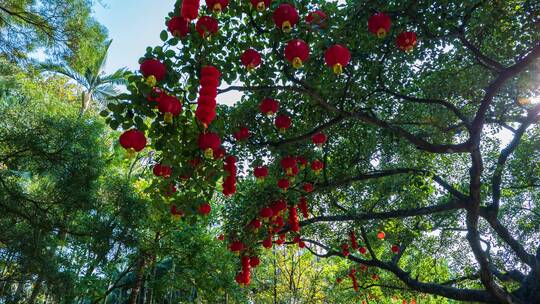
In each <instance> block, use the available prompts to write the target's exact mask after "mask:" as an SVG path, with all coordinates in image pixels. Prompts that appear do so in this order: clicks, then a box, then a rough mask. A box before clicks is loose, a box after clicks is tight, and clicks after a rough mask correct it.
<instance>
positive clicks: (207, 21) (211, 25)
mask: <svg viewBox="0 0 540 304" xmlns="http://www.w3.org/2000/svg"><path fill="white" fill-rule="evenodd" d="M195 29H196V30H197V32H198V33H199V35H201V37H203V38H206V37H209V36H211V35H214V34H216V33H217V31H218V21H217V20H216V19H215V18H213V17H210V16H202V17H201V18H199V20H197V23H195Z"/></svg>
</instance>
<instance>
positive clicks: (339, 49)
mask: <svg viewBox="0 0 540 304" xmlns="http://www.w3.org/2000/svg"><path fill="white" fill-rule="evenodd" d="M350 60H351V52H350V51H349V49H348V48H346V47H344V46H343V45H341V44H335V45H333V46H331V47H330V48H329V49H328V50H326V52H325V53H324V61H325V62H326V64H327V65H328V66H330V67H331V68H332V70H333V71H334V73H335V74H337V75H340V74H341V73H343V69H344V68H345V67H346V66H347V65H348V64H349V61H350Z"/></svg>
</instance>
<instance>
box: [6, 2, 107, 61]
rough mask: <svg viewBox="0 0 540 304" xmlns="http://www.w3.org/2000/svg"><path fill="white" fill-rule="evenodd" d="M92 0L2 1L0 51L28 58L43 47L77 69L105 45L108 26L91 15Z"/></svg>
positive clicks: (8, 57)
mask: <svg viewBox="0 0 540 304" xmlns="http://www.w3.org/2000/svg"><path fill="white" fill-rule="evenodd" d="M92 4H93V1H88V0H46V1H39V2H36V1H25V0H6V1H2V3H1V4H0V55H1V56H2V57H5V58H7V59H9V60H11V61H21V60H26V59H27V58H28V55H29V54H30V55H32V53H36V52H38V51H42V52H43V53H45V54H46V55H48V56H50V58H52V59H54V60H55V61H57V62H59V61H67V62H69V63H70V64H71V65H72V66H73V67H75V68H76V69H77V70H78V68H79V67H85V65H86V64H87V62H89V61H92V60H93V58H94V52H95V51H96V49H97V50H101V49H102V44H103V41H104V40H105V38H106V33H105V30H104V28H103V27H102V26H101V25H100V24H99V23H98V22H96V21H95V20H94V19H93V18H92V17H91V12H92Z"/></svg>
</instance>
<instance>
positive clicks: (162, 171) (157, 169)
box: [152, 164, 172, 178]
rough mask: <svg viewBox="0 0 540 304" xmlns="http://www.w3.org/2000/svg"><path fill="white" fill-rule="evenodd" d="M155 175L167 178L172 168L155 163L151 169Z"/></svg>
mask: <svg viewBox="0 0 540 304" xmlns="http://www.w3.org/2000/svg"><path fill="white" fill-rule="evenodd" d="M152 172H153V173H154V175H155V176H158V177H163V178H169V177H171V174H172V168H171V167H169V166H166V165H162V164H156V165H155V166H154V168H153V169H152Z"/></svg>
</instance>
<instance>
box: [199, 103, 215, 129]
mask: <svg viewBox="0 0 540 304" xmlns="http://www.w3.org/2000/svg"><path fill="white" fill-rule="evenodd" d="M195 116H197V119H198V120H199V121H200V122H201V123H202V124H203V125H204V126H205V127H208V125H209V124H211V123H212V121H214V119H215V118H216V109H215V108H209V107H201V106H199V107H198V108H197V110H195Z"/></svg>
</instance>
